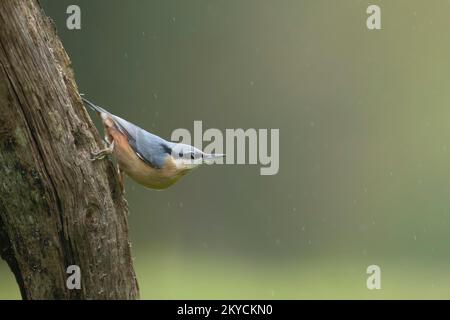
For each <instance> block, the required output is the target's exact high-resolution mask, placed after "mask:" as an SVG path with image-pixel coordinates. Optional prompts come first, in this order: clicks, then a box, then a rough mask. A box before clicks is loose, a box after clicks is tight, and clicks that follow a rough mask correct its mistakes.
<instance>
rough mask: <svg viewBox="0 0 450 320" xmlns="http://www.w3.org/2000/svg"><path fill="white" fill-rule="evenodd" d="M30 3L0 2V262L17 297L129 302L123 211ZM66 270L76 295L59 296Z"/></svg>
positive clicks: (51, 35) (53, 44)
mask: <svg viewBox="0 0 450 320" xmlns="http://www.w3.org/2000/svg"><path fill="white" fill-rule="evenodd" d="M101 147H103V145H102V144H101V139H100V136H99V135H98V133H97V131H96V129H95V127H94V125H93V124H92V122H91V120H90V118H89V115H88V114H87V112H86V110H85V108H84V106H83V104H82V103H81V100H80V97H79V94H78V90H77V87H76V84H75V81H74V77H73V74H72V70H71V69H70V61H69V58H68V56H67V54H66V52H65V51H64V48H63V46H62V45H61V42H60V41H59V39H58V37H57V35H56V31H55V28H54V26H53V24H52V23H51V22H50V20H49V19H48V18H47V17H46V16H45V15H44V13H43V11H42V10H41V8H40V6H39V4H38V3H37V1H36V0H1V1H0V254H1V257H2V258H3V259H4V260H6V261H7V263H8V265H9V266H10V268H11V270H12V271H13V273H14V275H15V277H16V280H17V283H18V284H19V287H20V290H21V293H22V296H23V298H24V299H135V298H138V287H137V282H136V278H135V273H134V270H133V266H132V259H131V254H130V244H129V241H128V223H127V215H128V209H127V203H126V201H125V199H124V198H123V195H122V193H121V190H120V187H119V184H118V177H117V174H116V172H115V169H114V166H113V164H112V163H111V162H110V161H108V160H103V161H97V162H91V161H89V156H90V152H91V151H93V150H98V149H99V148H101ZM69 265H78V266H79V267H80V268H81V289H80V290H76V289H74V290H69V289H67V287H66V280H67V277H68V276H69V274H67V273H66V270H67V267H68V266H69Z"/></svg>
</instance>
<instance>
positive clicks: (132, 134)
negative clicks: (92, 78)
mask: <svg viewBox="0 0 450 320" xmlns="http://www.w3.org/2000/svg"><path fill="white" fill-rule="evenodd" d="M82 99H83V101H84V102H85V103H86V104H87V105H88V106H89V107H90V108H92V109H93V110H95V111H97V112H98V113H99V114H100V117H101V118H102V122H103V126H104V130H105V141H106V143H107V147H106V148H105V149H103V150H100V151H98V152H95V153H93V154H92V158H91V160H92V161H95V160H98V159H102V158H104V157H105V156H107V155H109V154H114V155H115V157H116V159H117V169H118V172H119V177H120V183H121V187H122V190H123V179H124V173H126V174H127V175H128V176H129V177H131V178H132V179H133V180H135V181H136V182H137V183H139V184H142V185H143V186H145V187H147V188H151V189H158V190H162V189H166V188H168V187H170V186H171V185H173V184H174V183H175V182H177V181H178V180H179V179H180V178H181V177H183V176H184V175H186V174H187V173H188V172H190V171H191V170H192V169H194V168H196V167H198V166H199V165H200V164H202V163H205V162H212V161H214V159H216V158H219V157H223V156H224V155H223V154H208V153H204V152H202V151H201V150H199V149H197V148H195V147H193V146H190V145H187V144H182V143H173V142H169V141H166V140H164V139H162V138H160V137H158V136H156V135H154V134H152V133H150V132H147V131H145V130H144V129H141V128H139V127H138V126H136V125H134V124H132V123H130V122H128V121H126V120H124V119H122V118H119V117H118V116H115V115H113V114H111V113H109V112H108V111H106V110H105V109H103V108H101V107H99V106H97V105H95V104H93V103H92V102H90V101H88V100H86V99H84V98H82Z"/></svg>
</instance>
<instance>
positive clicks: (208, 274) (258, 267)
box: [0, 0, 450, 299]
mask: <svg viewBox="0 0 450 320" xmlns="http://www.w3.org/2000/svg"><path fill="white" fill-rule="evenodd" d="M41 3H42V5H43V7H44V8H45V11H46V13H47V14H48V15H49V16H50V17H51V18H52V19H53V20H54V21H55V23H56V26H57V29H58V33H59V35H60V37H61V38H62V40H63V43H64V45H65V48H66V50H67V52H68V53H69V55H70V57H71V59H72V63H73V68H74V70H75V73H76V78H77V82H78V85H79V88H80V91H81V92H84V93H86V94H87V95H88V97H89V98H90V99H92V100H93V101H95V102H96V103H98V104H100V105H103V106H105V107H107V108H109V110H110V111H112V112H113V113H115V114H117V115H120V116H122V117H124V118H125V119H128V120H130V121H132V122H135V123H136V124H138V125H140V126H142V127H143V128H146V129H148V130H149V131H151V132H154V133H156V134H159V135H161V136H163V137H165V138H170V134H171V132H172V130H173V129H175V128H187V129H190V130H192V128H193V121H194V120H202V121H203V126H204V128H205V129H206V128H219V129H222V130H224V129H226V128H241V127H242V128H279V129H280V171H279V173H278V175H275V176H260V175H259V166H249V165H227V166H225V165H222V166H206V167H204V168H201V169H199V170H197V171H195V172H194V173H192V174H191V175H189V176H188V177H186V178H184V179H183V180H182V181H181V182H179V183H178V184H177V185H175V186H174V187H172V188H170V189H168V190H166V191H163V192H156V191H151V190H146V189H144V188H142V187H140V186H139V185H137V184H135V183H134V182H132V181H130V180H129V179H128V180H127V186H126V187H127V194H126V196H127V199H128V202H129V205H130V211H131V215H130V217H129V220H130V228H131V239H132V244H133V248H132V249H133V256H134V258H135V267H136V271H137V276H138V280H139V285H140V288H141V296H142V298H144V299H154V298H169V299H171V298H182V299H187V298H210V299H215V298H268V299H271V298H274V299H281V298H284V299H296V298H306V299H309V298H324V299H334V298H342V299H347V298H361V299H366V298H367V299H380V298H437V299H439V298H450V272H449V268H450V257H449V253H448V244H449V241H450V233H449V228H450V139H449V137H450V121H449V120H450V108H449V104H450V90H449V89H448V88H449V86H450V76H449V75H450V39H449V38H448V30H449V28H450V18H449V17H450V3H449V2H448V1H443V0H442V1H439V0H434V1H418V0H417V1H411V0H401V1H400V0H398V1H380V0H378V1H375V3H376V4H378V5H380V7H381V10H382V28H383V29H382V30H380V31H369V30H368V29H367V28H366V18H367V16H368V15H367V14H366V8H367V6H368V5H369V4H372V3H374V2H373V1H370V2H369V1H357V0H341V1H329V0H320V1H318V0H309V1H301V0H295V1H294V0H293V1H288V0H283V1H274V0H273V1H262V0H253V1H238V0H232V1H229V0H227V1H225V0H221V1H207V0H190V1H182V0H179V1H167V0H160V1H137V0H134V1H111V0H107V1H106V0H103V1H99V0H97V1H87V0H85V1H81V0H78V1H77V0H69V1H67V0H64V1H61V0H58V1H56V0H45V1H44V0H41ZM70 4H78V5H79V6H80V7H81V10H82V30H80V31H69V30H67V28H66V26H65V23H66V22H65V20H66V18H67V14H66V8H67V6H68V5H70ZM96 123H97V124H98V121H97V122H96ZM371 264H376V265H379V266H380V267H381V271H382V279H381V285H382V289H381V290H368V289H367V287H366V279H367V274H366V268H367V266H369V265H371ZM0 281H1V282H0V298H12V299H14V298H19V297H20V295H19V292H18V289H17V288H16V285H15V283H14V279H13V277H12V275H11V273H10V272H9V270H8V269H7V266H6V264H5V263H4V262H3V261H2V262H1V263H0Z"/></svg>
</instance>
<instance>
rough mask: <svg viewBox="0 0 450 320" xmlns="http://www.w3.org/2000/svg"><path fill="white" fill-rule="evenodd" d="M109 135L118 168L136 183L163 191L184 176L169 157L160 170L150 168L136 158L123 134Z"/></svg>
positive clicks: (111, 133)
mask: <svg viewBox="0 0 450 320" xmlns="http://www.w3.org/2000/svg"><path fill="white" fill-rule="evenodd" d="M110 131H111V130H110ZM109 133H110V135H111V136H112V137H113V139H114V155H115V157H116V158H117V162H118V163H119V166H120V168H121V169H122V170H123V171H124V172H125V173H126V174H127V175H128V176H129V177H130V178H132V179H133V180H135V181H136V182H137V183H139V184H141V185H143V186H145V187H147V188H150V189H165V188H167V187H169V186H171V185H173V184H174V183H175V182H177V181H178V180H179V179H180V178H181V177H182V176H184V175H185V174H186V172H185V171H183V170H179V169H178V168H177V166H176V164H175V162H174V160H173V158H172V157H171V156H170V155H167V157H166V161H165V163H164V166H163V167H162V168H160V169H158V168H153V167H151V166H150V165H148V164H147V163H145V162H144V161H143V160H142V159H140V158H139V157H138V155H137V154H136V152H135V151H134V150H133V148H131V146H130V144H129V142H128V138H127V137H126V136H125V135H124V134H122V133H121V132H119V131H118V130H115V131H114V132H109Z"/></svg>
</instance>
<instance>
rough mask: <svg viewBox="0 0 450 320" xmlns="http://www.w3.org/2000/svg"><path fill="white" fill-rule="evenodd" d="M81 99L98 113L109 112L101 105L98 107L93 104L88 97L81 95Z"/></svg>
mask: <svg viewBox="0 0 450 320" xmlns="http://www.w3.org/2000/svg"><path fill="white" fill-rule="evenodd" d="M81 99H82V100H83V102H84V103H85V104H86V105H87V106H88V107H89V108H91V109H92V110H94V111H97V112H99V113H106V114H109V112H108V111H106V110H105V109H103V108H102V107H99V106H97V105H95V104H93V103H92V102H91V101H89V100H88V99H86V98H84V97H83V96H82V97H81Z"/></svg>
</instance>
